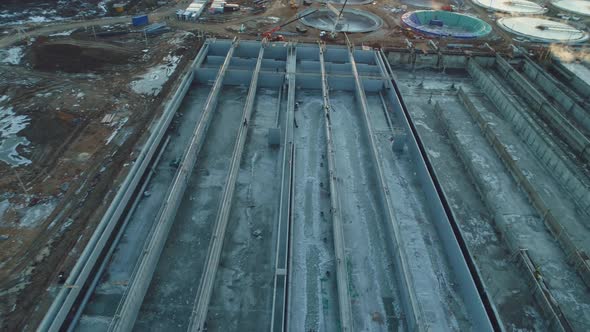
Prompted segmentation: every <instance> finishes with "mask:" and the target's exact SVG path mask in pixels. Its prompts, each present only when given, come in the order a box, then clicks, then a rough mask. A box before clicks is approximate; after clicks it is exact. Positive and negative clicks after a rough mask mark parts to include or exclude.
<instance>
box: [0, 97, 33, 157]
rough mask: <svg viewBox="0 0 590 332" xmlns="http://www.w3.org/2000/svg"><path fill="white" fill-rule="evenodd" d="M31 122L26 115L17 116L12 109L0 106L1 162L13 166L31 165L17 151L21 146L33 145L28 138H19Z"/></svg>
mask: <svg viewBox="0 0 590 332" xmlns="http://www.w3.org/2000/svg"><path fill="white" fill-rule="evenodd" d="M30 121H31V119H30V118H29V117H28V116H26V115H16V114H15V113H14V111H13V110H12V107H2V106H0V161H3V162H5V163H7V164H9V165H12V166H20V165H28V164H30V163H31V161H30V160H29V159H27V158H25V157H23V156H21V155H19V153H18V151H17V148H18V147H19V146H20V145H23V146H28V145H29V144H30V143H31V142H29V140H28V139H27V138H26V137H22V136H17V134H18V133H19V132H20V131H21V130H23V129H25V128H26V127H27V125H29V123H30Z"/></svg>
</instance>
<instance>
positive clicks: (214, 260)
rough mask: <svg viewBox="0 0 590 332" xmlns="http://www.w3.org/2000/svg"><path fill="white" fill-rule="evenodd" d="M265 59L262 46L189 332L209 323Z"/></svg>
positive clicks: (202, 327) (198, 329)
mask: <svg viewBox="0 0 590 332" xmlns="http://www.w3.org/2000/svg"><path fill="white" fill-rule="evenodd" d="M263 55H264V47H262V46H261V47H260V52H259V53H258V60H257V62H256V67H255V68H254V72H253V73H252V80H251V82H250V89H249V91H248V96H247V97H246V103H245V105H244V112H243V115H242V118H243V119H244V120H243V125H240V129H238V136H237V139H236V143H235V146H234V151H233V155H232V159H231V164H230V169H229V174H228V176H227V181H226V183H225V186H224V188H223V196H222V199H221V204H220V205H219V211H218V213H217V219H216V220H215V230H214V232H213V237H211V243H210V245H209V251H208V253H209V255H208V256H207V261H206V262H207V263H206V264H205V269H204V271H205V273H204V274H203V277H202V278H201V282H200V285H199V291H198V292H197V297H196V298H195V302H194V305H193V312H192V314H191V319H190V323H189V327H188V331H193V332H196V331H203V329H204V326H205V321H206V320H207V311H208V310H207V309H208V307H209V302H210V301H211V294H212V293H213V286H214V284H215V283H214V281H215V276H216V274H217V269H218V267H219V260H220V259H221V250H222V248H223V242H224V239H225V230H226V228H227V224H228V222H229V214H230V211H231V204H232V200H233V195H234V189H235V186H236V180H237V178H238V174H239V170H240V163H241V161H242V154H243V151H244V145H245V144H246V137H247V135H248V128H249V127H250V117H251V115H252V108H253V106H254V99H255V98H256V90H257V87H258V73H259V72H260V66H261V65H262V57H263Z"/></svg>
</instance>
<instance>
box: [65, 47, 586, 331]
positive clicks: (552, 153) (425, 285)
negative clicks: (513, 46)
mask: <svg viewBox="0 0 590 332" xmlns="http://www.w3.org/2000/svg"><path fill="white" fill-rule="evenodd" d="M207 45H208V47H207V48H206V49H205V50H206V51H205V52H207V53H206V54H205V55H204V61H203V62H202V63H199V64H198V66H197V67H196V68H195V78H194V81H193V84H192V86H191V87H190V89H189V92H188V94H187V95H186V96H185V99H184V101H183V104H182V106H181V108H180V110H179V111H178V112H177V115H176V116H175V120H174V125H173V126H172V127H171V128H170V129H169V130H168V135H170V141H169V144H168V145H167V146H166V148H165V149H164V150H163V151H162V154H161V159H160V161H159V163H158V164H157V165H155V170H156V172H155V173H154V174H153V177H152V178H151V179H150V182H149V183H148V184H147V186H146V191H145V193H144V194H142V195H141V197H140V198H139V201H138V205H137V208H136V209H135V210H134V212H133V213H132V215H131V218H130V221H129V224H128V226H127V227H126V228H125V229H124V230H123V232H124V233H123V237H122V241H121V242H120V243H119V244H118V247H117V250H116V251H115V253H114V255H113V257H112V258H111V259H110V261H109V262H108V264H107V265H106V270H105V273H104V274H103V275H102V277H101V279H100V282H99V284H98V286H97V287H96V289H94V290H93V293H92V296H91V297H90V301H89V302H88V304H87V305H86V306H85V308H84V310H83V314H82V316H81V318H80V320H79V321H78V322H77V326H76V329H78V330H93V331H96V330H108V329H109V326H110V328H111V329H114V330H119V329H121V328H122V327H117V322H118V321H125V320H127V322H126V324H128V325H122V326H132V327H133V329H134V330H137V331H140V330H146V329H158V330H187V329H190V330H194V331H202V330H204V329H205V328H206V329H207V330H208V331H238V330H247V331H251V330H272V331H285V330H289V331H310V330H313V331H339V330H344V331H361V330H370V331H391V330H408V329H409V330H430V329H437V328H442V329H445V330H478V331H480V330H481V331H485V330H491V329H492V324H496V323H497V324H500V325H501V329H505V330H515V329H524V330H547V329H552V330H563V331H567V330H588V329H589V328H590V317H588V316H587V314H586V313H587V312H590V294H589V285H588V280H587V279H586V273H587V270H588V261H587V260H588V259H587V257H588V256H587V254H586V253H587V252H588V251H589V250H590V242H589V240H588V239H589V238H590V237H589V236H588V235H589V234H588V233H589V232H590V230H589V229H588V228H589V225H588V224H587V220H588V219H587V211H588V208H589V202H590V200H589V199H590V196H589V193H588V190H587V184H588V182H589V181H588V178H589V177H588V176H587V174H588V171H587V170H586V169H585V166H584V164H583V162H582V161H581V160H582V159H581V158H579V156H578V155H579V154H580V153H582V152H583V150H584V148H582V149H579V147H578V148H572V147H571V146H570V144H569V143H568V142H570V141H571V140H572V139H571V138H570V139H569V141H568V140H567V139H565V140H562V138H561V137H558V135H556V134H555V126H554V129H551V128H550V126H548V125H546V123H545V122H544V121H545V120H546V119H545V120H541V119H540V118H539V117H538V115H536V113H534V110H531V109H529V108H527V107H528V106H526V105H527V103H525V102H523V101H524V100H526V98H529V97H526V98H525V96H523V95H522V93H523V91H524V92H526V93H528V92H527V91H526V88H527V87H528V88H531V89H534V91H535V92H534V93H539V91H541V90H543V89H545V88H544V85H543V84H544V83H543V81H542V79H543V78H539V77H538V76H536V78H535V79H533V78H532V76H531V75H533V74H532V73H533V71H532V69H531V68H529V69H528V70H527V68H528V67H527V64H526V61H528V60H526V59H523V60H522V61H523V62H522V63H523V64H524V65H523V66H524V67H523V68H524V71H521V72H518V71H515V73H514V74H506V75H503V74H502V71H499V70H498V68H497V67H495V66H498V65H495V64H494V63H496V61H503V60H502V59H499V60H498V59H495V58H494V57H481V58H478V59H467V58H465V57H463V58H461V57H457V56H454V57H449V58H445V56H444V55H441V57H440V58H437V59H436V61H435V60H433V59H434V58H429V57H428V56H424V57H421V55H419V54H418V55H416V54H414V55H413V56H408V55H407V54H401V53H397V54H396V53H390V54H389V63H390V65H391V66H392V67H393V71H389V69H388V66H387V65H386V64H385V63H384V62H383V61H382V60H383V59H381V58H380V55H379V53H377V52H376V51H374V50H361V49H359V48H352V47H350V46H349V47H342V46H328V47H326V49H325V51H324V52H323V53H320V48H319V47H318V45H309V44H295V43H267V44H264V45H262V44H261V43H260V42H255V41H235V42H234V43H233V47H234V49H233V52H234V53H233V55H231V57H229V58H228V57H227V54H228V50H229V49H230V47H231V45H232V41H228V40H209V41H208V42H207ZM261 47H264V52H262V53H259V51H260V49H261ZM259 54H263V56H262V58H261V60H260V71H259V73H258V72H256V73H255V74H254V75H259V76H258V87H257V88H256V89H254V93H255V95H253V97H252V100H251V101H252V115H251V118H250V119H249V121H247V120H245V119H244V118H243V115H244V106H245V105H246V103H247V98H246V97H247V95H248V91H249V84H250V82H251V79H252V77H253V70H252V69H253V68H254V66H255V65H256V63H257V57H258V55H259ZM320 54H322V55H321V56H322V57H323V60H324V62H323V64H324V66H323V67H324V68H323V69H325V72H323V70H322V66H320V61H319V60H320ZM224 63H226V64H227V70H226V72H225V77H224V78H223V80H222V81H219V80H218V79H219V75H218V74H219V72H220V68H223V67H224ZM512 63H518V60H516V61H512ZM441 64H442V65H444V67H445V68H446V69H445V71H444V72H442V71H441V70H440V69H435V68H434V67H439V65H441ZM500 66H501V65H500ZM508 66H511V65H510V64H508ZM516 67H517V68H518V66H516ZM510 68H513V67H512V66H511V67H510ZM504 69H505V71H504V72H505V73H507V72H509V71H506V68H504ZM322 72H323V73H324V74H321V73H322ZM517 74H518V75H519V76H515V75H517ZM324 79H325V81H324ZM562 79H563V77H557V76H556V81H557V80H562ZM514 80H517V81H518V80H531V81H534V82H533V83H530V82H529V83H528V85H527V84H524V83H522V84H520V83H518V82H517V83H515V82H512V81H514ZM509 82H512V83H509ZM519 82H520V81H519ZM560 82H561V81H560ZM324 83H325V84H324ZM492 83H494V84H495V85H496V86H497V87H496V88H494V89H493V90H490V89H488V87H489V85H490V84H492ZM515 84H519V85H518V87H516V86H515ZM552 84H556V83H554V82H553V83H552ZM571 84H573V83H571V82H570V83H569V84H565V83H563V84H562V85H559V88H560V91H562V92H563V94H564V96H565V97H563V96H562V97H560V98H561V99H559V100H551V101H550V102H549V104H550V106H551V107H552V110H554V111H556V112H559V114H561V115H562V116H563V119H565V120H564V121H566V122H567V123H565V122H564V123H563V124H562V125H563V126H566V127H567V126H570V127H571V126H573V127H575V128H579V130H580V131H579V133H582V134H583V133H585V132H586V129H585V128H584V127H582V125H583V124H578V123H576V122H575V121H577V120H578V119H579V118H580V116H581V115H580V114H581V113H580V112H581V111H580V110H579V109H575V112H577V113H574V111H571V114H570V113H568V112H570V109H574V107H575V105H581V104H582V103H583V101H582V100H581V99H583V98H584V97H583V96H581V95H580V94H581V93H583V91H584V90H583V89H582V88H579V89H577V90H576V91H575V92H574V91H572V90H571V89H572V88H571ZM215 86H219V88H220V90H219V97H218V100H217V102H216V103H215V101H213V102H214V103H213V104H211V105H208V104H207V102H206V100H207V98H208V96H211V92H212V90H214V89H212V88H211V87H215ZM515 87H516V88H515ZM394 88H396V89H398V90H397V91H399V92H400V95H398V93H397V92H396V90H395V89H394ZM523 89H525V90H523ZM531 93H533V92H531ZM576 96H579V97H576ZM400 98H403V101H404V103H402V102H401V100H400ZM568 98H569V99H568ZM575 98H578V99H577V100H575ZM568 102H569V103H570V104H571V105H574V104H575V105H574V106H569V108H570V109H567V108H568V107H566V105H570V104H567V103H568ZM404 105H406V106H407V109H406V108H404V107H405V106H404ZM326 107H327V108H326ZM203 108H205V109H209V108H210V109H211V123H210V125H208V126H207V130H205V131H204V132H203V135H204V136H203V139H204V141H203V145H202V149H200V150H198V154H197V156H196V162H195V164H194V169H193V171H192V172H190V174H188V176H187V179H188V180H187V182H186V189H185V190H184V192H183V193H181V196H180V197H181V199H180V201H178V202H177V203H178V209H176V210H175V211H173V212H174V218H173V219H171V220H169V221H170V224H171V226H170V230H169V232H168V233H167V234H166V236H165V238H164V240H165V245H164V246H163V250H162V251H161V254H159V253H158V254H157V255H156V256H155V257H156V258H157V260H156V262H157V264H156V265H155V268H154V270H153V271H154V272H153V274H152V273H147V274H140V275H137V274H135V272H134V271H136V267H137V266H140V265H141V262H142V261H143V260H145V258H144V256H149V255H153V253H146V252H144V251H145V250H146V248H150V247H149V244H150V243H152V242H154V241H156V240H155V239H156V237H157V235H158V234H157V233H158V231H157V227H156V226H153V224H154V221H155V220H157V217H161V215H160V216H159V215H158V211H163V210H165V208H166V206H168V204H171V203H174V202H167V201H165V200H166V198H165V194H166V192H167V191H168V190H169V187H170V183H171V182H172V181H173V180H172V179H173V178H175V177H177V176H178V170H177V166H178V162H181V159H182V158H181V157H182V155H183V152H185V147H186V145H187V143H188V142H189V141H190V140H191V135H193V134H194V133H193V132H192V130H193V128H195V125H196V124H198V123H200V122H199V121H201V120H202V117H201V115H202V114H201V113H202V110H203ZM516 113H518V114H519V115H518V116H514V115H513V114H516ZM564 114H565V115H567V116H564ZM568 123H569V125H568ZM572 123H573V124H572ZM413 128H414V129H413ZM568 128H569V127H568ZM239 133H244V134H245V136H244V141H243V150H240V149H238V150H235V149H234V147H235V146H237V145H236V144H237V142H239V140H237V138H238V137H240V136H239V135H240V134H239ZM533 135H536V136H534V137H535V138H534V139H531V137H533ZM328 136H331V137H332V139H333V140H332V141H328ZM582 136H583V137H582ZM582 136H580V137H582V138H583V139H587V138H586V137H585V136H584V135H582ZM572 137H573V136H572ZM570 143H571V142H570ZM331 149H332V150H331ZM576 149H577V150H576ZM236 151H238V152H236ZM329 153H331V155H329ZM328 157H332V158H333V159H332V160H329V158H328ZM236 160H237V161H238V164H237V165H238V166H239V167H238V168H237V169H236V172H235V176H230V177H228V175H230V174H233V173H232V172H230V170H231V169H232V168H231V167H232V166H231V165H233V164H232V162H235V161H236ZM228 181H235V186H234V184H233V183H232V182H228ZM170 188H172V187H170ZM224 188H225V189H224ZM227 190H231V195H227ZM224 197H226V199H225V200H223V199H222V198H224ZM227 197H229V198H227ZM222 212H223V213H226V215H227V220H226V221H227V224H226V225H225V226H224V227H221V228H220V229H221V231H219V230H218V228H217V225H219V224H218V223H217V222H218V221H219V220H220V219H221V220H223V219H224V218H223V217H220V213H222ZM455 225H456V226H458V229H455V228H454V226H455ZM214 231H215V232H218V233H216V235H215V236H213V232H214ZM339 232H341V234H339ZM339 236H341V238H340V237H339ZM215 243H217V244H216V245H214V244H215ZM211 248H218V249H219V250H220V251H219V252H218V255H217V254H214V255H212V253H213V252H212V251H211V250H212V249H211ZM211 257H217V258H211ZM338 257H343V258H342V259H341V258H338ZM211 259H213V260H211ZM208 262H209V263H208ZM210 262H213V263H214V268H212V267H211V266H210V265H211V263H210ZM471 263H473V264H474V265H471ZM207 266H209V267H208V268H207ZM342 267H344V268H342ZM146 271H149V269H148V270H146ZM134 277H137V278H143V279H142V280H143V281H144V282H145V281H148V282H149V287H147V289H146V291H145V293H144V294H145V295H143V294H142V293H141V292H140V293H137V294H139V295H135V294H136V293H133V292H130V289H132V288H133V287H134V286H133V285H134V284H136V283H137V282H138V279H134ZM207 280H209V281H211V282H207ZM343 283H345V284H343ZM207 292H209V295H206V297H205V298H203V297H201V294H207ZM129 294H131V295H129ZM487 301H489V303H488V302H487ZM343 306H344V307H343ZM346 306H349V309H346ZM117 308H119V309H117ZM121 308H132V309H133V310H135V311H136V313H137V314H136V317H132V318H129V317H121V316H117V315H121V313H126V312H127V311H125V310H122V309H121ZM133 310H132V311H133ZM348 310H349V311H348ZM348 312H349V313H350V317H349V318H347V317H348V316H347V315H348ZM343 317H344V320H343V319H342V318H343ZM113 326H114V327H113Z"/></svg>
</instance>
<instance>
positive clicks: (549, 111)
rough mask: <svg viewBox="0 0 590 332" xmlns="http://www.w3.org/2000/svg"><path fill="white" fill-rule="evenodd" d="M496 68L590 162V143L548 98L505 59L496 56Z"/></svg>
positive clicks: (530, 105) (534, 109)
mask: <svg viewBox="0 0 590 332" xmlns="http://www.w3.org/2000/svg"><path fill="white" fill-rule="evenodd" d="M496 67H497V68H498V69H499V71H500V73H502V74H503V75H504V77H506V78H507V79H508V81H509V83H511V85H512V86H513V87H514V88H515V89H516V90H517V91H518V92H519V95H521V96H523V98H524V99H525V100H526V101H527V102H528V104H529V107H530V108H531V109H532V110H533V111H535V112H537V113H538V114H539V115H540V116H541V117H542V118H543V119H545V120H547V121H548V123H549V125H550V126H551V127H553V128H554V129H555V130H556V131H557V132H558V133H559V135H560V136H562V137H563V138H565V140H566V141H567V142H568V143H569V145H570V146H571V147H572V148H573V149H574V151H575V152H577V153H578V154H579V155H580V156H581V157H582V158H583V159H584V160H590V149H587V147H588V146H590V141H588V139H587V138H586V137H585V136H584V135H583V134H582V133H581V132H580V131H579V130H578V129H577V128H576V127H575V126H574V125H572V124H571V123H570V122H569V121H568V120H567V119H566V118H565V117H564V116H563V115H562V114H561V113H559V111H557V109H555V107H553V106H552V105H551V104H550V103H549V101H548V100H547V98H545V96H543V94H541V93H540V92H539V91H538V90H537V89H536V88H535V87H534V86H533V85H531V84H530V83H529V82H528V81H527V80H526V79H525V78H524V77H523V76H522V75H520V74H519V73H518V72H517V71H516V69H514V68H513V67H512V66H511V65H510V64H509V63H508V62H507V61H506V60H505V59H504V58H502V57H501V56H500V55H496Z"/></svg>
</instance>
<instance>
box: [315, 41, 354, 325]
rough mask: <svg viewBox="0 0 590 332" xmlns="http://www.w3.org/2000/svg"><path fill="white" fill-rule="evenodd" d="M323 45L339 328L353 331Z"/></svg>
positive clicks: (322, 69) (323, 73) (325, 109)
mask: <svg viewBox="0 0 590 332" xmlns="http://www.w3.org/2000/svg"><path fill="white" fill-rule="evenodd" d="M324 47H325V46H324V45H321V44H320V45H319V49H320V68H321V72H322V98H323V110H324V128H325V131H326V142H327V143H326V145H327V157H328V171H329V183H330V203H331V205H332V206H331V207H332V228H333V232H334V253H335V256H336V282H337V286H338V304H339V310H340V328H341V330H342V331H345V332H346V331H354V325H353V320H352V308H351V305H350V292H349V281H348V272H347V270H346V252H345V246H344V229H343V224H342V209H341V208H340V195H339V193H338V187H337V186H338V184H337V181H336V180H337V178H338V177H337V173H336V160H335V158H334V141H333V138H332V122H331V120H330V109H331V107H330V95H329V88H328V78H327V77H326V67H325V63H324Z"/></svg>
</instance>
